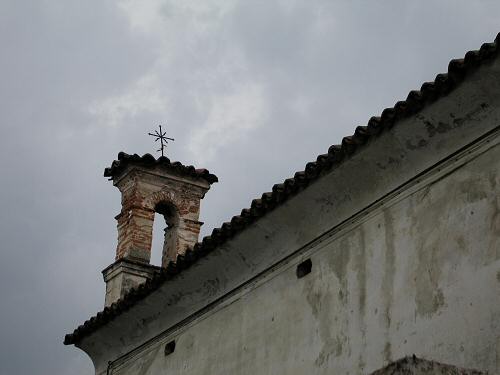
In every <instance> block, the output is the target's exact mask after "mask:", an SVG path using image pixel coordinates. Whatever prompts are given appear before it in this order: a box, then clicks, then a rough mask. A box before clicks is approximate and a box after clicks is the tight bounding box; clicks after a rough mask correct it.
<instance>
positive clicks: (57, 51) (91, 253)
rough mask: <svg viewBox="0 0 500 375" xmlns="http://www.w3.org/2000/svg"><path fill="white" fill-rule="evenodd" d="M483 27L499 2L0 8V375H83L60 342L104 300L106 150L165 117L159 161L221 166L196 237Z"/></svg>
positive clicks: (2, 0) (108, 222)
mask: <svg viewBox="0 0 500 375" xmlns="http://www.w3.org/2000/svg"><path fill="white" fill-rule="evenodd" d="M499 20H500V2H498V0H497V1H471V0H463V1H458V0H455V1H444V0H443V1H402V0H394V1H377V2H375V1H309V0H308V1H306V0H303V1H292V0H281V1H277V0H276V1H275V0H265V1H264V0H263V1H212V0H197V1H187V0H179V1H166V0H152V1H146V0H123V1H111V0H79V1H77V0H64V1H57V0H52V1H51V0H38V1H34V0H33V1H30V0H0V48H1V50H0V78H1V79H0V131H1V133H0V134H1V136H0V171H1V185H0V186H1V194H0V204H1V206H0V207H1V213H0V238H1V245H0V255H1V258H0V295H1V300H0V301H1V302H0V375H17V374H37V375H38V374H40V375H45V374H50V375H59V374H60V375H62V374H92V373H93V367H92V364H91V362H90V360H89V359H88V358H87V357H86V355H85V354H84V353H83V352H80V351H79V350H77V349H75V348H74V347H72V346H71V347H65V346H63V344H62V340H63V336H64V334H65V333H68V332H71V331H72V330H73V329H74V328H75V327H76V326H77V325H78V324H80V323H81V322H83V321H84V320H85V319H87V318H88V317H90V316H91V315H93V314H94V313H95V312H97V311H98V310H100V309H101V308H102V305H103V300H104V283H103V281H102V277H101V274H100V271H101V270H102V269H103V268H104V267H105V266H107V265H108V264H110V263H111V262H112V261H113V257H114V250H115V245H116V228H115V221H114V219H113V217H114V215H116V214H117V213H118V212H119V209H120V206H119V205H120V196H119V192H118V190H116V189H115V188H114V187H113V186H112V184H111V183H110V182H108V181H106V179H105V178H103V177H102V172H103V169H104V167H106V166H108V165H109V164H110V163H111V161H112V160H113V159H114V158H115V157H116V155H117V153H118V152H119V151H120V150H123V151H126V152H129V153H134V152H136V153H140V154H142V153H145V152H151V153H152V152H154V151H155V145H154V144H153V143H152V140H151V139H150V137H148V136H147V135H146V134H147V132H148V131H151V130H153V129H154V128H155V127H156V126H157V125H158V124H160V123H161V124H166V125H167V129H168V131H169V134H170V135H171V136H173V137H174V138H175V139H176V141H175V143H173V144H172V145H171V146H170V147H169V151H168V154H169V156H170V157H171V158H172V159H175V160H180V161H182V162H183V163H186V164H194V165H196V166H198V167H207V168H209V169H210V171H212V172H214V173H215V174H217V175H218V176H219V179H220V183H219V184H215V185H214V186H213V188H212V191H210V192H209V193H208V194H207V196H206V197H205V200H204V203H203V207H202V220H203V221H205V225H204V233H205V234H206V233H208V232H209V231H210V230H211V229H212V228H213V227H215V226H218V225H219V224H221V223H222V222H223V221H225V220H227V219H229V218H230V217H231V216H232V215H234V214H237V213H238V212H239V211H240V210H241V208H243V207H246V206H248V205H249V203H250V201H251V199H252V198H254V197H256V196H259V195H260V194H261V193H262V192H264V191H268V190H269V189H270V188H271V186H272V185H273V184H274V183H277V182H281V181H282V180H283V179H284V178H286V177H290V176H291V175H293V173H294V171H296V170H300V169H302V168H303V167H304V165H305V163H306V162H307V161H310V160H313V159H315V157H316V155H317V154H320V153H324V152H326V150H327V149H328V147H329V146H330V145H331V144H334V143H339V142H340V140H341V138H342V136H344V135H348V134H351V133H352V131H353V130H354V128H355V126H356V125H364V124H366V122H367V120H368V119H369V118H370V116H372V115H378V114H380V112H381V111H382V109H383V108H385V107H388V106H392V105H393V104H394V103H395V102H396V101H397V100H399V99H404V98H405V97H406V95H407V93H408V91H410V90H411V89H415V88H419V87H420V85H421V83H422V82H424V81H426V80H432V79H433V78H434V76H435V75H436V74H437V73H439V72H443V71H446V68H447V64H448V61H449V60H450V59H451V58H454V57H462V56H463V55H464V53H465V52H466V51H467V50H469V49H476V48H479V46H480V45H481V43H483V42H490V41H492V40H493V39H494V37H495V36H496V33H497V32H498V31H500V22H499ZM156 250H157V253H158V251H159V249H156ZM155 259H156V261H157V259H158V257H157V256H156V257H155Z"/></svg>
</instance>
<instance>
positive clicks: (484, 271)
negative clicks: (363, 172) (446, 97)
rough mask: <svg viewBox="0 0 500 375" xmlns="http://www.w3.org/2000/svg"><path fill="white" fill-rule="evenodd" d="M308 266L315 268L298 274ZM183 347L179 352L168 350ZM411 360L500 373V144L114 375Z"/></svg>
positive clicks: (348, 366) (438, 175)
mask: <svg viewBox="0 0 500 375" xmlns="http://www.w3.org/2000/svg"><path fill="white" fill-rule="evenodd" d="M464 158H465V157H464ZM367 188H369V186H368V187H367ZM305 259H311V261H312V270H311V273H309V274H308V275H306V276H304V277H302V278H297V275H296V267H297V265H298V264H299V263H301V262H302V261H304V260H305ZM172 340H175V343H176V347H175V351H174V352H173V353H171V354H169V355H165V353H164V348H165V344H166V343H168V342H170V341H172ZM411 354H416V355H417V356H418V357H421V358H426V359H430V360H436V361H439V362H444V363H450V364H454V365H456V366H460V367H466V368H475V369H479V370H483V371H490V372H491V373H500V145H498V139H497V140H496V141H495V142H491V143H488V144H485V145H484V146H482V148H481V149H480V150H476V151H475V152H474V153H473V154H469V155H468V156H467V160H465V159H463V160H457V161H455V162H454V164H452V165H449V166H448V169H443V170H441V171H434V173H432V174H430V175H429V176H427V177H425V178H424V179H423V180H422V181H419V182H418V183H416V184H415V185H413V186H412V187H411V188H408V189H406V190H405V191H403V192H401V193H400V194H398V195H396V196H394V197H392V198H391V199H390V200H387V201H386V202H385V203H384V204H383V205H380V207H379V208H378V209H376V210H374V211H373V212H371V213H370V214H367V215H365V216H362V217H359V218H357V219H356V220H355V221H353V222H350V223H347V224H345V225H343V226H342V227H341V228H340V229H339V230H337V231H335V232H332V233H331V234H330V235H329V236H327V237H326V238H323V239H321V241H319V240H318V241H317V243H315V244H314V245H313V246H312V247H310V248H309V249H308V250H307V251H304V252H301V253H298V254H296V255H295V256H294V257H292V258H291V259H289V260H288V261H287V262H285V263H283V264H282V265H281V266H277V267H275V268H274V269H272V270H270V271H269V272H267V273H266V274H265V275H263V276H262V277H261V278H260V279H259V280H255V281H253V282H252V283H250V284H248V285H247V286H246V287H245V288H243V289H241V290H240V291H239V292H238V293H236V294H234V295H232V296H230V297H228V298H226V299H225V300H223V301H221V302H220V303H218V304H217V306H216V307H214V308H212V309H211V310H209V311H207V312H206V313H203V314H200V315H199V316H198V317H197V318H196V319H194V320H192V321H190V322H187V323H186V324H185V325H182V326H179V327H177V329H176V330H175V331H172V332H170V333H169V334H168V335H164V336H161V337H158V339H155V340H152V341H150V342H148V343H147V344H146V345H144V346H143V347H141V348H140V349H137V350H136V351H133V352H131V353H130V354H128V355H126V356H124V357H123V358H122V359H120V360H119V361H116V362H115V363H114V364H113V368H112V369H110V373H111V374H130V375H136V374H137V375H139V374H141V375H146V374H176V375H177V374H190V375H196V374H212V375H213V374H241V375H243V374H252V375H253V374H261V375H265V374H269V375H271V374H297V375H298V374H301V375H302V374H366V373H370V372H372V371H375V370H377V369H379V368H381V367H383V366H384V365H386V364H387V363H388V362H390V361H393V360H396V359H398V358H401V357H404V356H406V355H411Z"/></svg>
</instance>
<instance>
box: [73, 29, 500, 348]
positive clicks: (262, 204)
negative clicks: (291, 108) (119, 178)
mask: <svg viewBox="0 0 500 375" xmlns="http://www.w3.org/2000/svg"><path fill="white" fill-rule="evenodd" d="M499 46H500V33H498V34H497V36H496V38H495V41H494V42H492V43H484V44H483V45H482V46H481V48H480V49H479V50H473V51H469V52H467V53H466V54H465V56H464V58H462V59H453V60H451V61H450V63H449V64H448V72H447V73H441V74H438V75H436V78H435V80H434V81H433V82H424V83H423V84H422V86H421V88H420V90H412V91H410V92H409V94H408V96H407V98H406V100H403V101H398V102H397V103H396V104H395V105H394V107H392V108H386V109H384V110H383V111H382V113H381V115H380V116H378V117H371V118H370V119H369V120H368V123H367V125H365V126H358V127H356V129H355V131H354V134H352V135H350V136H346V137H344V138H343V139H342V142H341V144H340V145H332V146H330V148H329V149H328V153H326V154H321V155H319V156H318V157H317V158H316V161H312V162H309V163H307V164H306V166H305V169H304V171H298V172H296V173H295V175H294V177H292V178H287V179H286V180H284V181H283V182H282V183H278V184H275V185H274V186H273V187H272V190H271V192H265V193H263V194H262V196H261V197H260V198H256V199H253V200H252V203H251V205H250V208H244V209H242V211H241V213H240V214H239V215H235V216H233V217H232V218H231V220H230V221H229V222H225V223H223V224H222V225H221V227H219V228H214V229H213V230H212V233H211V234H210V235H208V236H205V237H204V238H203V239H202V240H201V241H200V242H198V243H197V244H196V245H194V247H193V248H192V249H188V250H187V251H186V253H185V254H184V255H179V256H178V257H177V261H176V262H172V261H171V262H170V263H169V264H168V266H167V267H166V268H164V269H162V270H161V272H160V273H159V274H158V275H155V276H154V277H153V278H152V279H151V280H148V281H146V282H145V283H144V284H142V285H140V286H139V287H137V288H134V289H131V290H130V291H129V292H128V293H126V294H125V296H124V297H123V298H122V299H120V300H118V301H117V302H115V303H113V304H112V305H111V306H109V307H105V308H104V310H102V311H101V312H99V313H97V315H96V316H94V317H92V318H90V319H89V320H87V321H86V322H85V323H84V324H82V325H80V326H79V327H78V328H77V329H75V330H74V332H73V333H71V334H68V335H66V336H65V338H64V344H65V345H70V344H74V343H77V342H79V341H80V340H81V339H82V338H83V337H85V336H87V335H89V334H90V333H92V332H93V331H95V330H97V329H98V328H99V327H101V326H103V325H105V324H106V323H108V322H109V321H110V320H112V319H114V318H115V317H116V316H118V315H120V314H121V313H123V312H125V311H127V310H128V309H129V308H130V307H132V306H133V305H134V304H135V303H136V302H138V301H140V300H141V299H143V298H145V297H146V296H147V295H149V294H150V293H152V292H154V291H155V290H156V289H158V288H159V287H160V286H161V285H162V284H163V283H164V282H166V281H168V280H170V279H172V278H174V277H175V276H176V275H177V274H178V273H179V272H181V271H182V270H184V269H186V268H188V267H190V266H191V265H192V264H193V263H195V262H196V261H197V260H198V259H199V258H202V257H204V256H205V255H206V254H208V253H210V252H211V251H212V250H214V249H215V248H216V247H217V246H218V245H220V244H222V243H224V242H225V241H227V240H229V239H231V238H232V237H234V236H235V235H236V234H237V233H239V232H240V231H242V230H243V229H245V228H246V227H247V226H249V225H250V224H252V223H253V222H254V221H255V220H257V219H258V218H260V217H262V216H264V215H265V214H266V213H268V212H270V211H272V210H273V209H274V208H276V207H277V206H279V205H280V204H282V203H283V202H285V201H286V200H288V199H289V198H291V197H292V196H294V195H295V194H297V193H298V192H300V191H302V190H304V189H305V188H306V187H307V186H308V185H310V184H311V183H312V182H313V181H315V180H316V179H317V178H319V177H321V176H323V175H325V174H326V173H328V172H330V171H331V170H332V168H334V167H335V166H339V165H341V164H342V162H343V161H344V160H346V159H347V158H348V157H350V156H351V155H352V154H354V153H355V152H356V151H357V150H358V149H359V148H360V147H361V146H363V145H365V144H366V143H368V141H369V140H370V139H372V138H373V137H377V136H379V135H380V134H382V133H383V132H384V131H386V130H388V129H391V128H392V127H393V126H394V125H395V124H396V123H397V122H398V121H399V120H401V119H404V118H407V117H409V116H411V115H413V114H415V113H417V112H419V111H420V110H422V108H424V107H425V106H426V105H429V104H431V103H433V102H435V101H436V100H437V99H439V98H441V97H444V96H446V95H447V94H448V93H450V92H451V91H452V90H453V89H455V88H456V87H457V86H458V85H459V84H460V83H461V82H462V81H463V79H464V78H465V77H466V75H467V74H469V73H470V72H471V71H473V70H474V69H475V68H476V67H478V66H480V65H481V64H483V63H485V62H487V61H490V60H493V59H494V58H495V57H496V56H497V55H498V52H499V50H500V48H499ZM207 172H208V171H207ZM105 173H106V172H105Z"/></svg>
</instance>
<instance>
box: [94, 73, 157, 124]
mask: <svg viewBox="0 0 500 375" xmlns="http://www.w3.org/2000/svg"><path fill="white" fill-rule="evenodd" d="M88 110H89V112H90V114H92V115H93V116H95V117H96V118H97V120H98V122H99V123H101V124H103V125H107V126H112V127H115V126H119V125H120V124H121V123H123V122H124V121H126V119H127V118H131V117H134V116H136V115H138V114H141V113H143V112H153V113H162V114H163V113H165V112H166V110H167V100H166V98H165V97H164V96H162V94H161V90H160V88H159V86H158V79H157V77H156V76H155V75H147V76H145V77H143V78H141V79H139V80H138V81H137V82H136V83H135V84H134V85H132V87H131V88H130V89H129V90H127V91H126V92H125V93H123V94H121V95H118V96H111V97H108V98H106V99H104V100H99V101H95V102H93V103H91V105H90V107H89V109H88Z"/></svg>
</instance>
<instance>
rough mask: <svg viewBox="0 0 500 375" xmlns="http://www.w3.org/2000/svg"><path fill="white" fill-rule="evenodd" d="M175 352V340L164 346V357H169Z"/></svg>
mask: <svg viewBox="0 0 500 375" xmlns="http://www.w3.org/2000/svg"><path fill="white" fill-rule="evenodd" d="M174 350H175V340H172V341H170V342H169V343H168V344H166V345H165V355H166V356H167V355H170V354H172V353H173V352H174Z"/></svg>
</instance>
